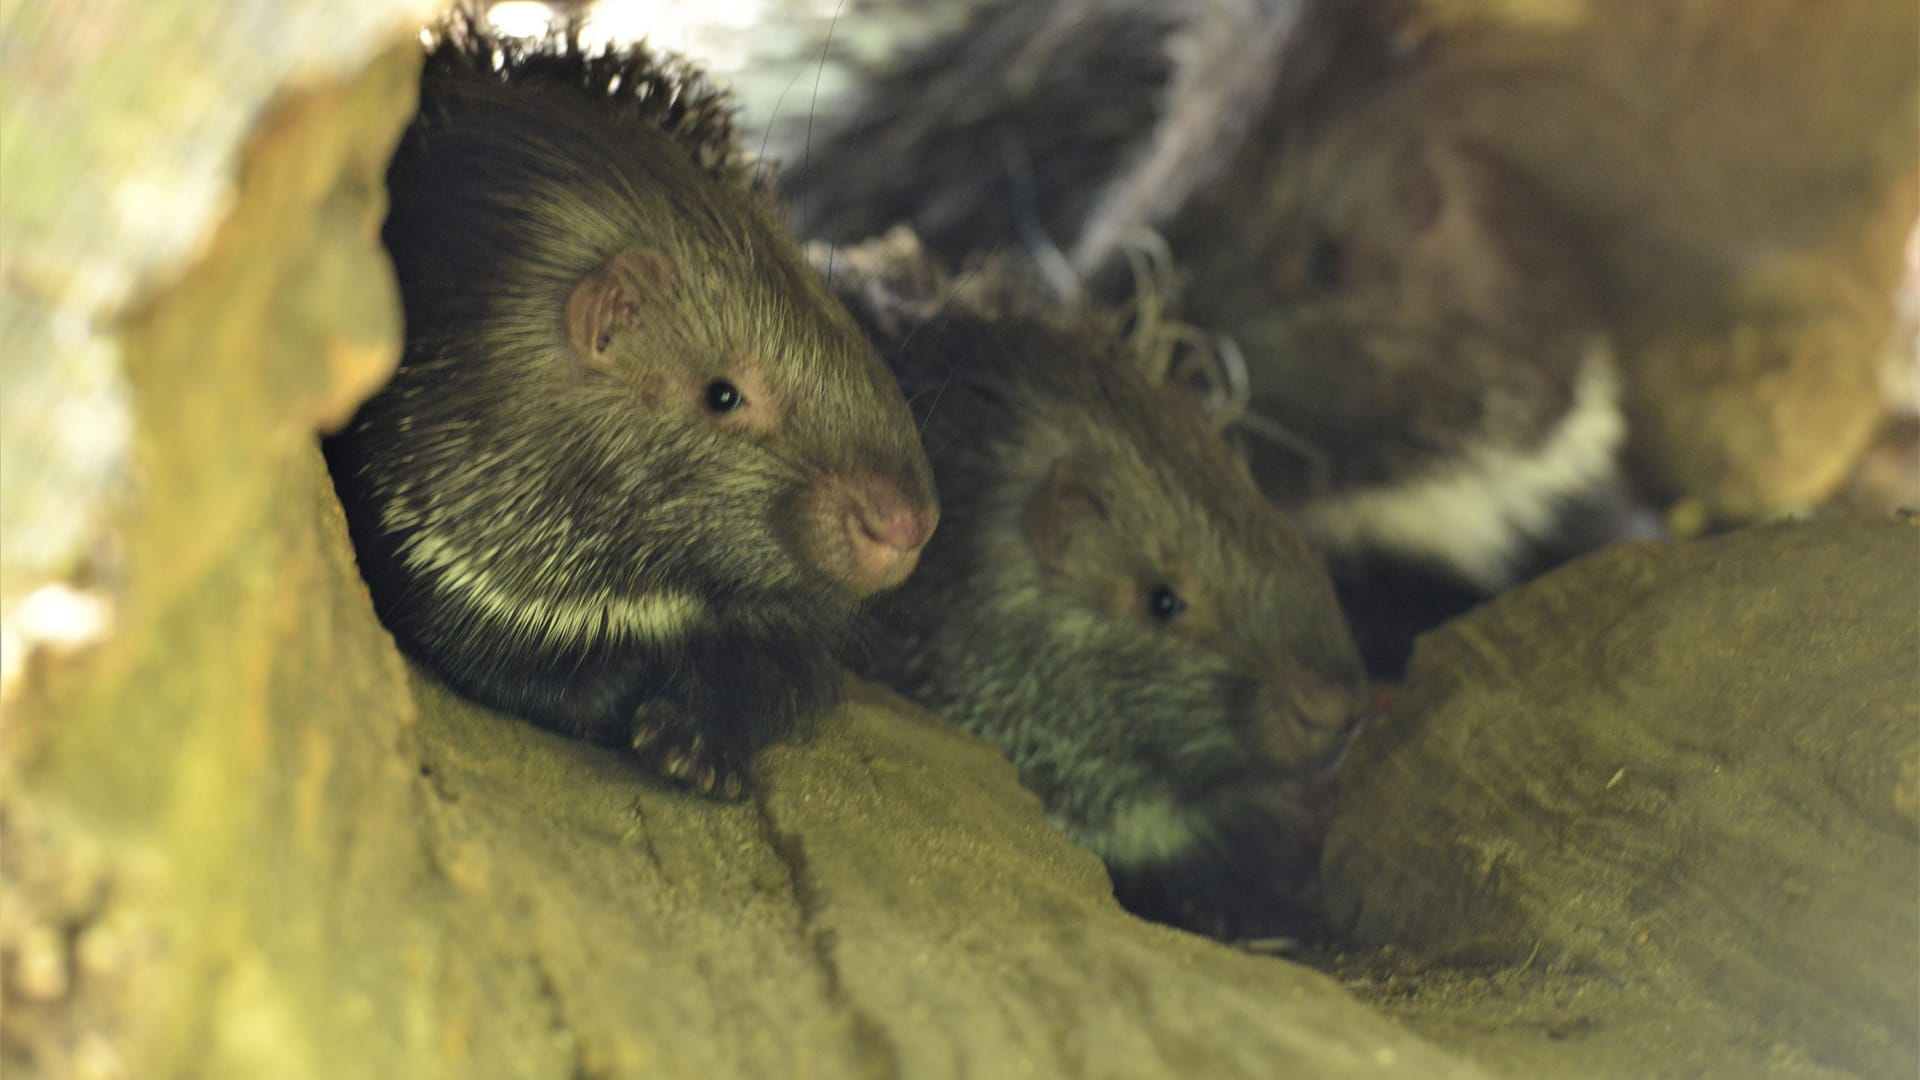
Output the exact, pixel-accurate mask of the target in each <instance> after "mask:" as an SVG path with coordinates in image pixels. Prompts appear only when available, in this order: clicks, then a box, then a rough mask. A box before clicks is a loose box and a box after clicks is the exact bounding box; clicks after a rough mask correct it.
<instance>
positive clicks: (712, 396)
mask: <svg viewBox="0 0 1920 1080" xmlns="http://www.w3.org/2000/svg"><path fill="white" fill-rule="evenodd" d="M746 403H747V399H746V398H745V397H742V396H741V394H740V388H739V387H737V386H735V385H733V384H732V383H730V382H728V381H727V380H725V379H715V380H713V381H712V382H710V383H708V384H707V410H708V411H709V412H716V413H730V412H732V411H733V410H735V409H737V408H739V407H740V406H742V405H745V404H746Z"/></svg>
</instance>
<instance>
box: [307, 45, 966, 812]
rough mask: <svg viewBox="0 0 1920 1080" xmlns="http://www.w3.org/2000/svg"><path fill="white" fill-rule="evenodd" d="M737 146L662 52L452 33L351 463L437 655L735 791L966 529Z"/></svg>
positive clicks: (368, 513) (387, 560) (566, 724)
mask: <svg viewBox="0 0 1920 1080" xmlns="http://www.w3.org/2000/svg"><path fill="white" fill-rule="evenodd" d="M739 157H740V155H739V153H738V152H737V147H736V142H735V138H734V135H733V132H732V129H731V126H730V119H729V115H728V104H727V101H726V99H725V98H724V97H723V96H721V95H720V94H718V93H717V92H715V91H713V90H710V89H708V88H707V87H706V86H705V85H704V84H703V83H702V81H701V80H700V79H699V78H698V77H697V76H696V75H694V74H692V73H691V72H688V71H685V70H683V69H681V68H678V67H676V66H674V65H672V64H669V63H665V62H662V61H659V60H657V59H656V58H654V57H653V56H652V55H651V54H649V53H648V52H647V51H645V50H644V49H642V48H639V47H631V48H626V49H621V50H616V51H612V52H606V53H594V52H591V51H589V50H588V49H587V48H586V47H584V45H583V43H582V40H581V37H580V34H579V32H578V29H577V26H574V25H566V26H562V27H559V28H557V29H554V30H552V31H551V32H549V33H548V34H547V35H546V36H545V37H544V38H541V39H518V38H510V37H503V36H496V35H494V34H492V33H491V32H490V31H489V30H488V29H486V27H485V26H484V24H483V23H481V22H480V21H479V19H478V18H477V17H474V16H456V17H455V18H453V19H452V20H450V21H449V22H447V23H445V24H443V25H442V26H440V27H439V28H437V31H436V32H435V33H433V34H432V35H430V43H429V52H428V56H427V62H426V69H425V73H424V75H423V77H422V81H421V104H420V115H419V117H418V119H417V120H416V121H415V122H414V123H413V125H412V126H411V127H410V128H409V129H408V131H407V134H406V136H405V138H404V140H403V142H402V144H401V146H400V149H399V151H398V152H397V154H396V155H395V157H394V160H393V163H392V166H391V168H390V170H389V173H388V184H389V188H390V190H391V197H392V207H391V212H390V215H389V217H388V219H387V222H386V226H385V231H384V233H383V237H384V240H385V242H386V245H387V248H388V250H389V251H390V253H391V254H392V256H393V260H394V265H395V268H396V270H397V271H398V276H399V281H400V288H401V295H402V300H403V303H404V306H405V313H406V327H407V335H406V338H407V339H406V348H405V352H404V355H403V357H402V359H401V362H400V368H399V371H398V372H397V374H395V376H394V378H393V380H392V382H391V384H389V385H388V386H387V387H386V388H385V389H384V390H382V391H381V392H380V393H379V394H377V395H376V396H375V397H373V398H372V399H371V400H369V401H368V402H367V403H366V404H365V405H364V406H363V407H362V408H361V410H360V412H359V413H358V415H357V416H355V418H354V419H353V421H352V422H351V423H350V425H349V426H348V427H347V428H346V429H345V430H344V431H342V432H341V433H340V434H339V435H337V436H335V437H333V438H331V439H329V440H327V442H326V444H325V449H326V451H327V457H328V461H329V465H330V466H331V469H332V473H333V476H334V482H335V485H336V488H337V490H338V492H339V494H340V498H341V501H342V503H343V504H344V505H345V507H346V510H347V517H348V523H349V526H350V530H351V532H352V536H353V540H354V546H355V549H356V551H357V553H358V555H359V560H360V566H361V571H362V573H363V575H364V576H365V578H366V580H367V584H368V586H369V588H370V590H371V592H372V595H373V601H374V606H375V607H376V609H377V610H378V612H379V614H380V616H381V619H382V620H383V621H384V622H385V623H386V625H387V627H388V628H389V629H390V630H391V631H392V632H393V634H394V636H395V638H396V639H397V640H398V642H399V644H400V646H401V648H402V649H403V650H404V651H405V652H406V653H407V654H408V655H410V656H411V657H413V658H414V659H415V660H417V661H418V662H420V663H421V664H423V665H424V666H425V667H426V668H428V669H430V670H431V671H432V672H433V673H435V674H436V675H438V676H439V677H440V678H441V679H443V680H445V681H446V682H447V683H448V684H450V685H451V686H452V687H454V688H455V689H456V690H458V691H460V692H461V693H463V694H465V695H467V696H468V697H471V698H473V699H474V700H476V701H479V702H481V703H483V704H486V705H489V706H493V707H496V708H500V709H502V710H505V711H508V712H511V713H515V714H518V715H520V716H522V717H525V718H527V719H530V720H532V721H534V722H536V723H538V724H541V725H542V726H545V727H549V728H552V729H554V730H557V731H561V732H564V733H567V734H570V735H574V736H578V737H581V738H585V739H590V740H594V741H597V742H603V743H610V744H617V745H621V746H629V747H631V748H632V749H633V750H634V751H635V752H636V753H637V754H638V755H639V756H640V758H641V759H642V760H643V761H644V762H645V763H646V764H647V765H648V766H649V767H650V768H651V769H653V770H654V771H655V772H657V773H659V774H661V775H663V776H664V777H666V778H668V779H670V780H672V781H674V782H677V783H678V784H681V785H683V786H686V787H690V788H692V789H694V790H697V791H700V792H704V793H713V794H719V795H722V796H727V797H737V796H738V795H739V794H741V792H742V791H743V790H744V785H745V779H746V771H747V768H748V765H749V763H750V762H751V760H752V758H753V756H754V754H755V752H756V751H757V750H758V749H759V748H760V747H761V746H763V745H765V744H767V743H769V742H772V741H775V740H778V739H780V738H782V737H784V736H786V735H788V734H790V733H792V732H793V731H795V730H796V729H797V728H798V726H799V725H801V724H802V722H803V721H804V720H805V719H806V718H807V717H808V716H810V715H811V714H813V713H815V712H817V711H818V710H820V709H822V708H823V707H825V706H826V705H828V704H829V703H831V702H832V701H833V700H834V699H835V698H836V696H837V694H838V692H839V688H840V679H841V676H840V673H839V666H838V661H837V656H836V652H837V650H838V649H839V648H840V647H841V645H842V643H843V639H844V636H845V633H846V631H847V629H848V626H849V621H850V620H851V618H852V617H853V615H854V613H855V610H856V607H857V605H858V603H859V602H860V601H861V600H862V599H863V598H864V597H866V596H868V595H870V594H872V593H873V592H875V591H877V590H880V589H885V588H888V587H891V586H893V585H895V584H897V583H898V582H899V581H900V580H901V579H902V578H904V577H905V576H906V575H907V574H908V573H909V572H910V570H911V569H912V567H913V565H914V562H915V560H916V559H917V557H918V554H919V551H920V548H921V546H922V545H923V544H924V543H925V541H926V539H927V537H928V536H929V535H930V534H931V532H932V530H933V528H934V523H935V520H936V518H937V509H936V506H935V502H934V495H933V485H932V478H931V475H930V472H929V469H928V466H927V462H926V458H925V456H924V455H923V453H922V452H921V449H920V444H919V440H918V439H917V438H916V435H915V431H914V427H913V423H912V420H911V418H910V416H909V414H908V412H907V409H906V407H905V404H904V402H903V401H902V400H901V397H900V393H899V390H898V388H897V387H896V386H895V384H894V382H893V380H892V379H891V377H890V376H889V374H888V372H887V369H886V368H885V366H884V365H882V364H881V362H880V361H879V359H878V358H877V357H876V356H875V355H874V353H873V349H872V347H871V346H870V345H869V344H868V343H867V342H866V341H865V340H864V338H863V337H862V335H861V333H860V331H859V329H858V328H857V327H856V326H855V324H854V323H853V322H852V320H851V319H850V318H849V317H848V315H847V314H846V312H845V310H844V309H843V308H842V307H841V306H840V305H839V304H838V303H837V302H836V301H835V300H834V299H833V297H832V296H831V295H830V294H829V293H828V292H827V291H826V290H825V289H824V288H823V286H822V284H821V282H820V281H819V279H818V277H817V275H815V274H813V273H812V271H811V270H810V269H809V267H808V266H807V264H806V263H805V261H804V260H803V259H802V258H801V256H800V253H799V252H798V251H797V250H796V249H795V248H794V247H793V245H792V243H791V241H790V239H789V238H788V236H787V235H786V233H785V229H784V228H783V226H782V225H781V224H780V223H779V217H778V210H777V209H776V207H775V205H774V202H773V200H772V198H771V197H770V195H769V194H767V193H765V192H763V191H760V190H757V189H756V188H755V187H754V186H753V184H752V183H751V181H750V178H749V174H748V172H747V170H746V168H745V167H744V165H743V164H742V163H741V162H740V160H739Z"/></svg>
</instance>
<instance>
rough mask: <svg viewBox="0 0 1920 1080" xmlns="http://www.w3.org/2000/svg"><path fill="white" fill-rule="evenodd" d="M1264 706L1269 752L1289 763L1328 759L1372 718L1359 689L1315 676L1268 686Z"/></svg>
mask: <svg viewBox="0 0 1920 1080" xmlns="http://www.w3.org/2000/svg"><path fill="white" fill-rule="evenodd" d="M1260 706H1261V716H1262V723H1261V725H1260V727H1261V736H1262V742H1263V743H1264V744H1265V749H1266V750H1267V752H1268V753H1269V754H1271V755H1273V756H1274V757H1275V758H1276V759H1278V760H1281V761H1286V762H1298V761H1304V760H1311V759H1314V758H1318V757H1320V756H1322V755H1324V754H1325V753H1326V752H1327V751H1329V750H1331V749H1332V748H1333V747H1335V746H1337V745H1338V744H1339V743H1340V741H1341V738H1342V736H1344V735H1345V734H1346V733H1347V732H1348V731H1349V730H1350V729H1351V728H1352V727H1353V725H1355V724H1357V723H1359V721H1360V720H1361V718H1362V717H1363V716H1365V715H1366V698H1365V696H1364V695H1363V694H1361V693H1360V692H1359V691H1358V690H1357V689H1356V688H1353V687H1349V686H1347V685H1346V684H1344V683H1342V682H1338V681H1334V680H1330V679H1325V678H1316V677H1313V676H1299V675H1296V676H1293V677H1290V678H1282V679H1278V680H1276V681H1274V682H1271V683H1268V684H1267V686H1266V687H1265V688H1264V689H1263V690H1262V692H1261V695H1260Z"/></svg>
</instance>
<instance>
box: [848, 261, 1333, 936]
mask: <svg viewBox="0 0 1920 1080" xmlns="http://www.w3.org/2000/svg"><path fill="white" fill-rule="evenodd" d="M814 261H815V264H816V265H824V264H825V262H826V259H825V258H824V256H823V254H821V253H816V254H815V257H814ZM833 277H834V281H835V282H836V284H837V285H839V286H840V287H841V288H842V289H843V291H844V293H845V295H847V297H848V299H849V301H850V303H851V304H852V306H853V307H854V309H855V312H856V314H857V315H858V316H859V317H860V318H861V319H862V321H863V322H864V323H865V324H866V325H867V326H868V327H869V329H870V332H871V333H872V334H873V335H874V338H875V341H876V343H877V344H878V345H879V348H880V351H881V353H882V355H883V356H885V357H886V358H887V360H888V362H889V363H890V364H891V365H892V366H893V368H894V371H895V374H896V375H897V376H898V377H899V379H900V381H901V384H902V387H903V389H905V390H906V391H907V394H908V399H909V402H910V403H911V405H912V407H913V409H914V412H915V415H916V418H917V419H918V420H919V421H920V422H921V424H922V425H923V435H924V437H925V440H926V445H927V448H928V455H929V457H930V458H931V459H932V461H933V468H934V475H935V478H936V481H937V483H938V485H939V487H940V491H941V499H942V506H943V514H944V518H943V524H942V525H941V529H940V532H939V534H938V535H937V536H935V537H934V538H933V540H932V541H931V542H930V543H929V544H928V547H927V550H926V552H925V555H924V557H923V559H922V561H921V565H920V568H919V570H918V571H916V572H915V574H914V575H913V577H912V578H911V579H909V580H908V581H907V583H906V584H905V585H903V586H902V587H901V588H900V589H899V590H898V591H896V592H895V593H893V594H892V595H890V596H888V597H886V598H884V599H883V600H882V601H880V602H878V603H876V604H875V605H874V607H873V608H872V609H871V610H872V615H873V618H874V619H875V620H876V622H877V623H878V632H877V633H874V634H873V635H871V638H872V640H871V643H870V645H869V647H868V648H867V649H866V650H864V651H862V652H859V653H856V654H855V656H856V657H857V663H858V666H859V669H860V670H861V671H862V673H863V674H869V675H871V676H873V677H875V678H878V679H880V680H882V681H884V682H886V683H888V684H890V685H892V686H894V687H895V688H897V689H899V690H901V691H902V692H904V693H906V694H908V695H909V696H911V697H913V698H914V699H915V700H917V701H919V702H920V703H921V704H923V705H925V706H927V707H928V708H930V709H932V710H933V711H935V712H937V713H939V714H940V715H942V716H944V717H946V718H948V719H950V720H952V721H955V722H957V723H959V724H962V725H963V726H965V727H967V728H969V729H970V730H972V731H974V732H976V733H978V734H980V735H981V736H983V737H985V738H986V739H988V740H989V741H991V742H993V743H995V744H996V745H998V746H999V747H1000V748H1001V749H1002V750H1004V751H1005V752H1006V753H1007V755H1008V757H1009V758H1010V759H1011V760H1012V761H1013V763H1014V764H1015V766H1017V767H1018V769H1019V770H1020V775H1021V778H1022V781H1023V782H1024V783H1025V784H1026V785H1027V786H1028V787H1029V788H1031V789H1032V790H1033V791H1034V792H1035V793H1037V794H1038V795H1039V796H1040V799H1041V801H1042V802H1043V803H1044V805H1045V807H1046V810H1047V813H1048V815H1049V817H1050V818H1051V819H1052V820H1053V821H1054V822H1055V823H1056V824H1058V825H1059V826H1060V827H1061V828H1062V829H1064V830H1065V831H1066V832H1067V833H1069V834H1070V835H1071V836H1073V838H1074V839H1075V840H1077V841H1078V842H1079V843H1080V844H1081V845H1083V846H1085V847H1087V848H1088V849H1090V850H1092V851H1093V852H1095V853H1096V854H1098V855H1099V856H1100V857H1101V858H1102V859H1103V860H1104V861H1105V862H1106V863H1107V865H1108V867H1109V868H1110V869H1111V871H1112V873H1113V876H1114V881H1115V885H1116V888H1117V890H1118V893H1119V895H1120V897H1121V899H1122V901H1123V902H1125V903H1126V904H1127V905H1128V906H1129V907H1131V908H1132V909H1133V910H1135V911H1137V912H1139V913H1140V914H1143V915H1147V916H1149V917H1153V918H1157V919H1161V920H1164V921H1169V922H1173V923H1176V924H1179V925H1182V926H1186V927H1189V928H1192V929H1196V930H1201V931H1204V932H1208V933H1213V934H1216V935H1219V936H1223V937H1242V936H1262V935H1266V934H1272V933H1276V932H1281V931H1297V930H1298V929H1300V928H1301V927H1302V926H1305V925H1310V924H1311V922H1312V903H1311V890H1312V882H1313V880H1314V874H1315V863H1316V854H1317V837H1316V833H1315V829H1316V826H1317V824H1318V819H1317V815H1318V814H1319V812H1320V810H1321V806H1320V804H1319V803H1318V802H1317V799H1318V797H1319V794H1320V793H1319V792H1317V791H1316V790H1315V785H1316V784H1317V783H1321V782H1323V781H1324V779H1325V775H1326V772H1327V770H1328V769H1329V768H1330V766H1331V764H1332V762H1333V760H1334V758H1335V755H1336V754H1337V753H1338V751H1339V749H1340V748H1341V747H1342V746H1343V745H1344V744H1345V740H1346V739H1347V737H1348V736H1349V735H1350V734H1351V732H1352V731H1353V730H1354V727H1355V725H1356V723H1357V722H1358V721H1359V720H1360V718H1361V717H1362V716H1363V715H1364V712H1365V707H1366V701H1367V697H1366V688H1365V680H1364V678H1363V675H1362V672H1361V667H1360V663H1359V658H1358V656H1357V654H1356V652H1355V650H1354V646H1353V642H1352V639H1351V638H1350V636H1349V635H1348V632H1347V628H1346V626H1345V624H1344V623H1343V622H1342V620H1341V615H1340V610H1339V608H1338V606H1337V604H1336V603H1335V600H1334V596H1333V591H1332V587H1331V585H1330V583H1329V581H1328V579H1327V575H1326V571H1325V569H1324V568H1323V567H1322V565H1321V564H1320V562H1319V560H1318V559H1317V558H1316V557H1315V555H1314V553H1313V551H1312V550H1311V549H1310V548H1309V547H1308V545H1307V543H1306V541H1305V540H1304V539H1303V538H1302V537H1301V536H1300V535H1299V534H1298V532H1297V531H1296V530H1295V529H1294V528H1293V527H1292V526H1291V525H1290V524H1289V523H1288V522H1287V520H1286V519H1285V518H1284V517H1283V516H1282V515H1281V514H1280V513H1279V512H1278V511H1277V510H1276V509H1275V508H1274V507H1272V506H1271V505H1270V504H1269V503H1267V502H1266V501H1265V500H1264V499H1262V498H1260V496H1259V491H1258V489H1257V488H1256V487H1255V485H1254V483H1253V479H1252V477H1251V476H1250V475H1248V473H1247V470H1246V466H1245V464H1244V463H1243V462H1242V461H1241V460H1240V458H1239V457H1238V456H1236V455H1235V454H1234V453H1233V452H1232V451H1231V449H1230V447H1229V446H1228V444H1227V443H1226V441H1225V440H1224V439H1223V438H1222V436H1221V434H1220V431H1219V428H1218V425H1217V424H1216V423H1215V422H1214V421H1213V420H1212V419H1211V418H1210V417H1208V416H1207V415H1206V414H1205V413H1203V411H1202V410H1201V409H1200V408H1199V407H1198V406H1197V405H1196V404H1195V403H1194V402H1193V401H1192V400H1191V399H1190V398H1189V397H1188V396H1187V395H1185V394H1183V393H1181V392H1179V391H1177V390H1175V389H1173V388H1171V387H1169V386H1168V385H1166V382H1165V381H1164V380H1163V379H1160V378H1157V377H1154V376H1155V373H1156V372H1157V371H1158V370H1159V369H1160V368H1162V367H1164V366H1166V358H1165V350H1167V349H1168V348H1170V347H1172V346H1173V345H1174V344H1175V341H1176V337H1175V335H1173V334H1171V333H1168V332H1167V330H1168V328H1167V327H1166V326H1164V325H1162V324H1161V323H1159V322H1158V321H1157V318H1158V317H1157V315H1156V313H1154V312H1152V311H1151V310H1146V311H1141V312H1138V313H1136V315H1135V317H1134V318H1133V319H1132V320H1131V321H1132V324H1133V325H1132V327H1131V329H1130V330H1125V331H1124V332H1123V327H1124V324H1126V323H1127V322H1128V319H1127V318H1126V316H1125V315H1124V314H1122V313H1118V312H1102V311H1098V310H1095V309H1092V308H1088V307H1086V306H1084V305H1059V304H1054V303H1051V302H1048V301H1044V300H1038V299H1036V296H1037V295H1038V294H1039V293H1040V290H1038V289H1037V287H1036V286H1035V285H1034V283H1033V282H1031V281H1030V280H1029V279H1028V278H1027V277H1026V276H1025V275H1024V273H1023V271H1022V270H1021V269H1020V268H1019V267H1017V266H1016V265H1015V264H1014V263H1013V262H1011V261H1009V260H1005V259H989V260H988V261H987V262H986V263H985V264H984V265H980V266H977V267H975V268H974V269H973V270H972V271H971V272H970V273H968V274H967V275H965V276H964V277H962V278H961V279H959V280H955V279H953V278H951V277H949V276H948V274H947V273H946V271H945V269H944V267H943V266H942V265H941V264H940V263H939V262H938V261H937V260H934V259H932V258H931V257H929V256H927V255H926V254H925V253H923V252H921V251H920V250H919V248H918V245H917V243H915V242H914V241H913V239H912V238H911V236H910V234H908V233H906V232H905V231H904V230H899V231H896V232H894V233H892V234H890V235H889V236H888V237H887V238H885V239H884V240H882V241H875V242H873V243H870V244H867V245H863V246H861V247H858V248H854V249H851V250H843V251H836V252H834V253H833Z"/></svg>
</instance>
